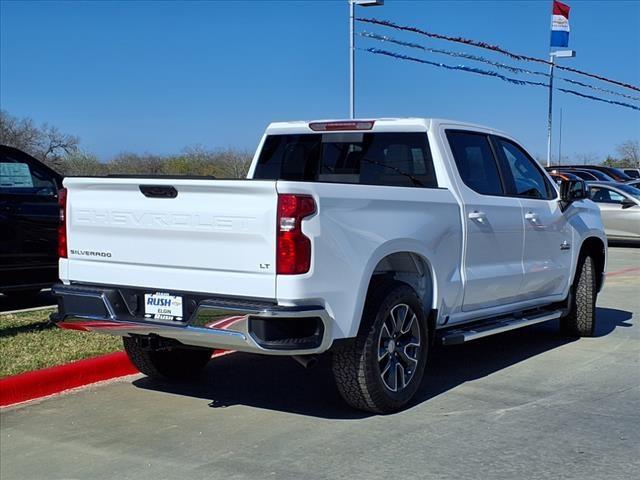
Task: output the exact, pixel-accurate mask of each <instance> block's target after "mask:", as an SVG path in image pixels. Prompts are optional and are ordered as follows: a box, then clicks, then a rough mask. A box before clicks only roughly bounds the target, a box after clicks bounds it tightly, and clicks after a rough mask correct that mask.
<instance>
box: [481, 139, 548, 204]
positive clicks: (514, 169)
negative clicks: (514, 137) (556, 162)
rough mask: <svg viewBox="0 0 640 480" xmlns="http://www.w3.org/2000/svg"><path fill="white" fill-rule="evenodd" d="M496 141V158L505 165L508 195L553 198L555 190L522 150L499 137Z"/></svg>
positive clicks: (532, 160) (533, 161) (534, 162)
mask: <svg viewBox="0 0 640 480" xmlns="http://www.w3.org/2000/svg"><path fill="white" fill-rule="evenodd" d="M493 138H494V139H495V141H496V150H497V153H498V157H501V158H502V161H503V163H504V165H505V167H506V168H505V170H506V172H505V179H506V180H507V181H506V183H507V185H508V190H509V191H508V193H509V194H513V195H517V196H519V197H529V198H540V199H546V200H548V199H551V198H554V197H555V194H556V192H555V189H554V188H553V187H552V186H551V183H550V182H549V181H548V180H547V179H546V177H545V176H544V175H543V173H542V169H541V168H540V167H539V166H537V165H536V161H535V160H534V159H532V158H530V157H529V155H527V154H526V153H525V151H524V150H522V148H520V147H519V146H518V145H516V144H515V143H513V142H511V141H509V140H507V139H504V138H500V137H493Z"/></svg>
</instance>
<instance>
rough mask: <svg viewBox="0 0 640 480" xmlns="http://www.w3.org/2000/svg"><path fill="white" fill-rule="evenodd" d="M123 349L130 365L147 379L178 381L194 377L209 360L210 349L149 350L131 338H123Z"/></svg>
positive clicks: (175, 348) (211, 353)
mask: <svg viewBox="0 0 640 480" xmlns="http://www.w3.org/2000/svg"><path fill="white" fill-rule="evenodd" d="M122 340H123V343H124V349H125V351H126V352H127V355H128V356H129V359H130V360H131V363H133V365H134V366H135V367H136V368H137V369H138V370H140V372H142V373H144V374H145V375H147V376H148V377H152V378H158V379H165V380H167V379H180V378H188V377H192V376H194V375H196V374H197V373H198V372H200V370H202V369H203V368H204V366H205V365H206V364H207V363H208V362H209V360H211V355H213V350H211V349H210V348H184V347H171V348H166V349H163V350H149V349H146V348H143V347H141V345H140V344H139V343H138V342H137V341H136V339H135V338H133V337H123V339H122Z"/></svg>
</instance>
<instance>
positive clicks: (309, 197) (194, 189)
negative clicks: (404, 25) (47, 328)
mask: <svg viewBox="0 0 640 480" xmlns="http://www.w3.org/2000/svg"><path fill="white" fill-rule="evenodd" d="M64 185H65V186H66V188H67V193H66V196H65V195H62V196H61V197H62V198H63V201H62V203H61V214H62V216H63V218H64V222H63V226H62V227H61V229H60V246H61V254H62V258H61V259H60V278H61V280H62V284H60V285H58V286H57V287H55V289H54V292H55V294H56V295H57V296H58V297H59V299H60V309H59V313H58V315H57V316H56V317H55V320H56V321H57V322H58V325H59V326H61V327H63V328H74V329H84V330H90V331H97V332H104V333H109V334H115V335H121V336H123V337H124V345H125V348H126V351H127V352H128V354H129V356H130V357H131V360H132V361H133V363H134V364H135V365H136V366H137V367H138V368H139V369H140V370H141V371H142V372H143V373H145V374H147V375H150V376H156V377H164V378H174V377H180V376H184V375H188V374H192V373H194V372H196V371H198V370H199V369H200V368H202V367H203V366H204V365H205V364H206V363H207V361H208V360H209V359H210V357H211V352H212V349H232V350H240V351H248V352H256V353H262V354H269V355H291V356H294V357H295V358H296V359H298V360H299V361H300V362H301V363H303V364H309V363H311V362H312V361H313V358H314V355H317V354H321V353H323V352H327V351H329V350H330V351H331V352H332V358H333V370H334V373H335V379H336V382H337V385H338V388H339V390H340V392H341V394H342V395H343V397H344V398H345V400H346V401H347V402H348V403H349V404H351V405H352V406H354V407H356V408H359V409H363V410H368V411H372V412H379V413H385V412H391V411H394V410H398V409H400V408H402V407H403V406H404V405H406V404H407V402H408V401H409V400H410V399H411V398H412V396H413V395H414V393H415V392H416V390H417V389H418V386H419V384H420V382H421V381H422V378H423V372H424V370H425V367H426V361H427V353H428V351H429V349H430V348H431V345H432V344H433V342H436V341H438V342H443V343H444V344H447V345H449V344H455V343H461V342H466V341H470V340H474V339H477V338H481V337H484V336H487V335H491V334H494V333H499V332H503V331H506V330H511V329H514V328H519V327H524V326H527V325H531V324H534V323H539V322H545V321H548V320H553V319H558V318H559V319H561V325H562V327H563V329H564V330H565V331H566V332H567V333H568V334H570V335H592V334H593V333H594V328H595V321H596V318H595V302H596V295H597V292H598V291H599V290H600V289H601V288H602V285H603V282H604V272H605V265H606V248H605V245H606V238H605V235H604V230H603V226H602V222H601V219H600V213H599V211H598V208H597V207H596V206H595V205H594V204H593V202H591V201H590V200H588V199H585V196H586V189H585V186H584V183H583V182H582V181H572V182H567V183H566V184H563V185H562V186H561V187H562V188H561V190H562V193H559V192H558V190H557V189H556V187H555V186H554V184H553V182H552V181H551V180H550V178H549V177H548V176H547V174H546V173H545V171H544V170H543V169H542V168H540V166H539V165H538V164H537V163H536V162H535V161H534V160H533V159H532V158H531V156H530V155H529V154H528V153H527V152H526V151H525V150H524V149H523V148H522V147H521V146H520V145H519V144H518V142H517V141H516V140H514V139H513V138H512V137H510V136H509V135H507V134H504V133H501V132H497V131H495V130H492V129H490V128H485V127H480V126H476V125H468V124H464V123H460V122H454V121H448V120H435V119H419V118H411V119H377V120H349V121H315V122H290V123H274V124H271V125H270V126H269V127H268V129H267V131H266V133H265V135H264V137H263V138H262V141H261V142H260V146H259V148H258V150H257V153H256V155H255V157H254V159H253V163H252V166H251V169H250V172H249V175H248V179H247V180H205V179H202V180H194V179H181V178H175V179H167V178H151V177H150V178H113V177H109V178H67V179H66V180H65V182H64Z"/></svg>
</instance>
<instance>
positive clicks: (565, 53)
mask: <svg viewBox="0 0 640 480" xmlns="http://www.w3.org/2000/svg"><path fill="white" fill-rule="evenodd" d="M575 56H576V52H575V50H556V51H555V52H551V53H550V54H549V116H548V118H547V167H550V166H551V128H552V123H553V69H554V67H555V66H556V58H572V57H575Z"/></svg>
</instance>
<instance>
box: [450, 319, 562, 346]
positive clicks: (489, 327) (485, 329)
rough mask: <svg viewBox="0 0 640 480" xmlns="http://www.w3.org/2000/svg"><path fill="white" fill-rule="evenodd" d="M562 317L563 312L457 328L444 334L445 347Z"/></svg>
mask: <svg viewBox="0 0 640 480" xmlns="http://www.w3.org/2000/svg"><path fill="white" fill-rule="evenodd" d="M561 316H562V312H561V311H556V312H549V313H543V314H538V315H536V316H532V315H529V316H524V317H521V318H515V317H510V318H505V319H501V320H499V321H493V322H490V323H489V322H486V323H482V324H475V325H472V326H471V325H470V326H468V327H466V328H464V327H461V328H456V329H455V330H447V331H446V332H443V334H442V344H443V345H459V344H461V343H466V342H470V341H472V340H477V339H479V338H483V337H488V336H490V335H496V334H498V333H503V332H508V331H509V330H515V329H517V328H523V327H528V326H529V325H535V324H536V323H542V322H548V321H549V320H555V319H556V318H560V317H561Z"/></svg>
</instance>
